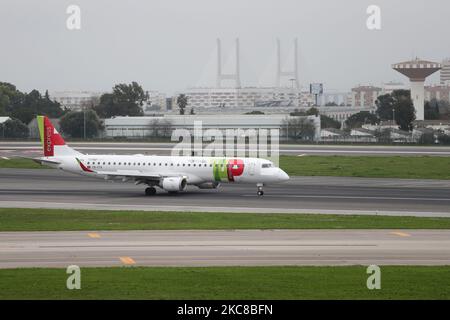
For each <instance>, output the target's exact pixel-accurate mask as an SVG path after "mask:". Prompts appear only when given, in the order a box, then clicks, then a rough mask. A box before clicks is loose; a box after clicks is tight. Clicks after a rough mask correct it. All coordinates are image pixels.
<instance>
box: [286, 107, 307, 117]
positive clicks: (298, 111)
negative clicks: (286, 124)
mask: <svg viewBox="0 0 450 320" xmlns="http://www.w3.org/2000/svg"><path fill="white" fill-rule="evenodd" d="M289 115H291V116H293V117H298V116H306V113H305V112H304V111H300V110H299V109H294V112H291V113H289Z"/></svg>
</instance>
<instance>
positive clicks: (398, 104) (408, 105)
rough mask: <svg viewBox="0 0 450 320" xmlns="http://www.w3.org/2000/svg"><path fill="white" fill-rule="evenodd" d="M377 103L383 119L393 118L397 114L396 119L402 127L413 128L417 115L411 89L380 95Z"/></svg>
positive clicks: (379, 115)
mask: <svg viewBox="0 0 450 320" xmlns="http://www.w3.org/2000/svg"><path fill="white" fill-rule="evenodd" d="M376 105H377V115H378V117H379V118H380V119H381V120H393V117H394V114H395V121H396V123H397V124H398V125H399V126H400V128H401V129H402V130H405V131H409V130H411V127H412V125H411V124H412V122H413V121H414V120H415V118H416V116H415V110H414V105H413V102H412V100H411V95H410V92H409V90H394V91H393V92H392V93H391V94H385V95H382V96H379V97H378V99H377V101H376Z"/></svg>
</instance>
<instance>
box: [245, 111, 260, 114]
mask: <svg viewBox="0 0 450 320" xmlns="http://www.w3.org/2000/svg"><path fill="white" fill-rule="evenodd" d="M244 114H264V112H262V111H259V110H253V111H249V112H246V113H244Z"/></svg>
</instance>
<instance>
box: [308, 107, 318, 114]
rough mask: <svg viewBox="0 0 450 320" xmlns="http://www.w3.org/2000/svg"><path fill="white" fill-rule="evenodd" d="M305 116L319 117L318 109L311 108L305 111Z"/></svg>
mask: <svg viewBox="0 0 450 320" xmlns="http://www.w3.org/2000/svg"><path fill="white" fill-rule="evenodd" d="M306 115H307V116H317V115H319V109H317V108H314V107H312V108H310V109H308V110H306Z"/></svg>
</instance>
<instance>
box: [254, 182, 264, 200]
mask: <svg viewBox="0 0 450 320" xmlns="http://www.w3.org/2000/svg"><path fill="white" fill-rule="evenodd" d="M256 187H257V188H258V192H257V193H256V194H257V195H258V196H260V197H261V196H263V195H264V189H263V187H264V184H262V183H257V184H256Z"/></svg>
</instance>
